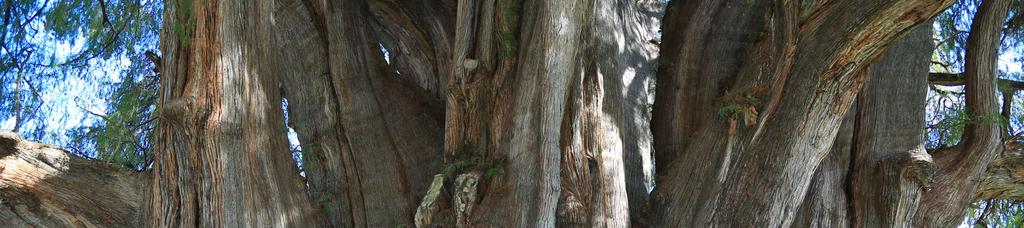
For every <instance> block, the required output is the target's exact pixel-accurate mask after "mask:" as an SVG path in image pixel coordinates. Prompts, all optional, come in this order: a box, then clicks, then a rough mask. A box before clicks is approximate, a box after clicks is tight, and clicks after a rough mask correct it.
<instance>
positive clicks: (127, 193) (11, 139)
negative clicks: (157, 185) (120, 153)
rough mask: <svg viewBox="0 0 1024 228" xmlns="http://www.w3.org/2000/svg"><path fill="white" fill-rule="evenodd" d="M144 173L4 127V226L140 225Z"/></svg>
mask: <svg viewBox="0 0 1024 228" xmlns="http://www.w3.org/2000/svg"><path fill="white" fill-rule="evenodd" d="M145 184H146V182H145V181H144V180H143V179H142V175H138V174H136V173H135V172H131V171H127V170H121V169H116V168H114V167H112V166H110V165H108V164H105V163H101V162H97V161H90V160H85V159H81V158H77V157H73V156H71V155H70V154H68V153H67V152H65V151H63V150H61V149H59V148H55V147H52V146H48V145H43V144H39V143H34V142H29V141H25V140H22V139H21V138H20V137H18V135H17V134H14V133H12V132H0V227H137V226H139V225H141V224H139V222H141V215H142V207H141V206H142V203H143V202H144V201H143V190H144V189H145V188H144V186H145Z"/></svg>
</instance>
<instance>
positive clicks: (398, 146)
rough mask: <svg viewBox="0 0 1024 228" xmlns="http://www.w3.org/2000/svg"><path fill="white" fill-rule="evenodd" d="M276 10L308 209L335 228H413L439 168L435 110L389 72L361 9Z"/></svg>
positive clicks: (319, 5)
mask: <svg viewBox="0 0 1024 228" xmlns="http://www.w3.org/2000/svg"><path fill="white" fill-rule="evenodd" d="M279 11H280V12H282V13H280V14H279V15H281V17H280V18H281V19H280V22H279V24H278V28H279V29H280V30H282V31H286V32H281V33H278V35H279V36H278V39H279V40H280V41H281V42H280V45H281V46H280V47H281V49H282V50H283V52H282V54H283V55H282V56H280V57H281V59H282V60H283V61H282V62H281V65H280V67H281V69H282V71H281V73H282V75H285V77H284V78H282V85H283V87H284V90H285V92H286V93H285V94H286V95H285V97H286V98H288V101H289V114H290V117H292V118H291V120H292V126H293V127H294V128H295V130H296V132H297V133H298V136H299V140H300V142H301V143H302V146H303V155H304V161H305V162H304V163H303V164H304V165H305V166H304V167H305V168H306V172H307V176H308V177H309V180H310V187H311V189H312V190H311V200H312V202H314V206H316V207H318V208H320V209H321V210H322V211H321V212H322V213H323V214H324V215H325V216H326V218H327V219H328V221H329V223H330V224H331V225H332V226H336V227H350V226H356V227H362V226H369V227H378V226H382V227H395V226H402V225H406V226H412V225H413V223H414V222H413V217H414V216H413V215H414V212H415V207H416V205H417V204H418V203H419V200H420V199H421V198H422V197H423V196H424V195H425V194H426V192H427V189H428V187H429V185H430V184H431V180H432V175H433V174H435V173H437V172H438V171H439V170H440V164H441V163H440V160H439V159H438V158H439V157H440V155H441V154H440V152H441V143H440V142H441V140H442V139H441V138H440V137H441V135H440V132H441V127H440V126H441V125H440V124H441V123H440V121H441V117H440V112H439V111H438V109H439V106H437V103H436V102H430V100H431V98H430V97H429V96H426V97H425V96H423V94H422V93H418V92H416V91H417V90H423V89H424V88H422V87H417V86H415V85H419V84H417V83H416V82H417V81H414V80H415V78H399V77H396V75H393V72H392V71H391V70H389V69H388V67H387V65H386V63H385V61H384V56H383V55H382V54H381V52H380V50H379V46H378V45H379V44H378V41H377V40H376V37H375V34H374V33H373V30H371V27H370V26H371V25H372V23H373V18H372V17H371V14H370V9H369V6H368V5H367V4H365V3H361V2H348V1H346V2H344V3H336V2H326V3H325V2H320V1H306V2H299V1H283V4H281V8H280V9H279ZM318 12H323V13H318ZM318 23H319V24H322V25H323V26H322V28H318V27H317V24H318ZM299 34H301V36H299V37H301V38H302V39H299V40H296V36H297V35H299ZM285 41H291V42H285ZM324 63H327V64H324ZM310 85H313V86H310Z"/></svg>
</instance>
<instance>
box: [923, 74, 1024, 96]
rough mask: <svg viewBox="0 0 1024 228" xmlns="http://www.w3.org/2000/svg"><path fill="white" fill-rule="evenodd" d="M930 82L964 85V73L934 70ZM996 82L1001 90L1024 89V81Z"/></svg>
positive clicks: (930, 75) (929, 77)
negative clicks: (936, 71) (937, 71)
mask: <svg viewBox="0 0 1024 228" xmlns="http://www.w3.org/2000/svg"><path fill="white" fill-rule="evenodd" d="M928 83H931V84H932V85H941V86H962V85H964V73H935V72H932V73H929V74H928ZM996 83H998V85H999V86H998V89H999V90H1000V91H1001V92H1006V91H1011V92H1012V91H1020V90H1024V82H1022V81H1016V80H1010V79H998V81H997V82H996Z"/></svg>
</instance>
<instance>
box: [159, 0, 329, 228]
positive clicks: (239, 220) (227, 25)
mask: <svg viewBox="0 0 1024 228" xmlns="http://www.w3.org/2000/svg"><path fill="white" fill-rule="evenodd" d="M273 5H274V3H273V2H271V1H259V2H249V1H241V0H226V1H217V0H206V1H194V2H193V1H167V2H165V6H164V20H163V21H164V25H163V27H164V28H165V29H164V30H163V31H162V33H161V41H162V42H161V50H162V53H163V54H164V57H163V58H162V60H163V61H164V62H163V63H161V66H163V69H162V71H163V72H162V77H161V82H160V85H161V91H160V105H161V107H162V108H161V109H160V110H159V113H160V114H159V115H160V117H161V120H164V121H160V122H159V123H158V126H157V130H156V133H155V134H156V138H155V142H156V143H155V145H154V165H153V171H152V173H151V174H152V175H151V178H152V179H151V182H150V185H149V188H150V189H149V196H148V201H147V202H146V209H147V210H148V211H147V214H146V215H147V218H148V219H146V220H145V222H146V223H147V225H148V226H154V227H182V226H183V227H193V226H224V225H238V226H261V227H266V226H278V227H279V226H309V225H312V220H313V217H314V215H313V214H312V213H311V210H310V206H309V203H308V201H307V200H306V197H305V193H304V188H303V183H302V179H301V177H300V176H298V170H297V169H296V167H295V164H294V162H293V161H292V159H291V156H290V154H289V152H288V146H287V142H286V141H285V140H286V139H285V136H284V132H285V130H284V129H285V128H284V125H283V122H284V121H283V116H282V113H283V112H282V110H281V103H280V102H281V98H280V97H279V95H280V92H279V90H278V87H277V77H276V76H275V74H274V73H273V72H272V68H271V64H270V63H272V59H271V58H270V57H271V55H270V54H271V53H272V52H273V51H272V50H273V49H274V44H273V39H272V38H273V37H271V34H272V32H271V31H272V30H273V27H271V26H272V25H273V22H272V18H271V17H269V16H270V15H273V12H274V9H273ZM171 28H180V29H171ZM182 100H187V101H188V102H180V101H182ZM171 104H178V105H171ZM177 106H182V107H177Z"/></svg>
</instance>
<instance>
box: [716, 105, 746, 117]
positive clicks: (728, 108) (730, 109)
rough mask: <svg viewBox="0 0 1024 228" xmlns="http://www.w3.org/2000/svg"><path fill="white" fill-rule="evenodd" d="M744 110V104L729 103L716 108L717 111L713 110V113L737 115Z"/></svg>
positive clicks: (727, 115) (723, 115)
mask: <svg viewBox="0 0 1024 228" xmlns="http://www.w3.org/2000/svg"><path fill="white" fill-rule="evenodd" d="M746 110H747V106H746V105H743V104H736V103H730V104H726V105H724V106H722V107H720V108H718V111H717V112H715V114H716V115H718V116H721V117H730V116H739V115H742V114H743V112H745V111H746Z"/></svg>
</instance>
